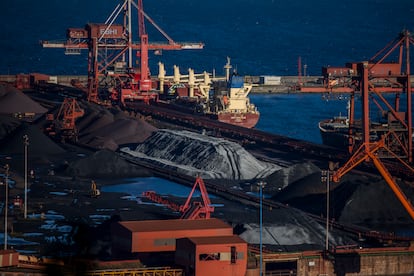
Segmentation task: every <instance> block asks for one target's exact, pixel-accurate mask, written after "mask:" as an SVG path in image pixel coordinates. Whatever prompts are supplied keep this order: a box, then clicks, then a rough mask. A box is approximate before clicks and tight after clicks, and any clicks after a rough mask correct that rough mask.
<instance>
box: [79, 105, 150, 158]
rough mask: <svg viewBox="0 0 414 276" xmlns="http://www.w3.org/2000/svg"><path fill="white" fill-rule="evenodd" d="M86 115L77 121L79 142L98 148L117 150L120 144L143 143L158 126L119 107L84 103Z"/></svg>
mask: <svg viewBox="0 0 414 276" xmlns="http://www.w3.org/2000/svg"><path fill="white" fill-rule="evenodd" d="M82 106H83V108H84V111H85V115H83V116H82V117H81V118H79V119H78V120H77V122H76V124H77V128H78V131H79V142H80V143H81V144H84V145H88V146H90V147H93V148H96V149H109V150H113V151H115V150H117V149H118V147H119V145H123V144H130V143H141V142H143V141H144V140H145V139H147V138H148V137H149V136H150V135H151V134H152V132H153V131H154V130H156V128H155V127H154V126H152V125H150V124H148V123H147V122H146V121H145V120H143V119H141V118H136V117H130V116H128V114H126V113H124V112H123V111H122V110H120V109H119V108H107V107H103V106H100V105H94V104H85V103H84V104H83V105H82Z"/></svg>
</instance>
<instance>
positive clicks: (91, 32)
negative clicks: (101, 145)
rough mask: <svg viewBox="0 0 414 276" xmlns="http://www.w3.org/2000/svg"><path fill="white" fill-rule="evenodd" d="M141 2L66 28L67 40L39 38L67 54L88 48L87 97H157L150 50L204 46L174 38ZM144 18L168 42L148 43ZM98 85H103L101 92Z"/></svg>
mask: <svg viewBox="0 0 414 276" xmlns="http://www.w3.org/2000/svg"><path fill="white" fill-rule="evenodd" d="M142 2H143V1H142V0H137V1H136V0H124V1H123V2H122V4H118V5H117V6H116V8H115V9H114V10H113V12H112V13H111V15H110V16H109V17H108V19H107V20H106V21H105V23H93V24H92V23H89V24H87V25H86V26H85V27H84V28H69V29H68V30H67V33H66V38H67V39H66V41H42V42H41V44H42V46H43V47H44V48H63V49H65V53H66V54H70V55H72V54H80V53H81V50H84V49H85V50H88V84H87V87H85V89H84V90H86V91H87V98H88V101H90V102H95V103H99V104H108V102H117V103H120V104H124V103H125V101H135V100H137V101H145V102H148V101H150V100H156V99H157V97H158V93H156V92H154V89H153V85H152V81H151V77H150V70H149V65H148V55H149V51H154V53H155V54H161V52H162V50H184V49H203V47H204V44H203V43H200V42H195V43H193V42H186V43H178V42H175V41H174V40H173V39H172V38H171V37H169V36H168V35H167V34H166V33H165V32H164V31H163V30H162V29H161V28H160V27H159V26H158V25H157V24H156V23H155V22H154V21H153V20H152V19H151V18H150V17H149V16H148V15H147V14H146V13H145V12H144V9H143V3H142ZM133 8H135V9H136V11H137V12H136V14H135V13H133ZM134 16H136V17H137V20H135V17H134ZM144 19H147V20H148V21H149V22H150V23H151V24H152V25H153V26H154V27H155V28H156V29H157V30H158V31H159V32H160V33H161V34H162V35H163V36H164V37H165V38H166V39H167V41H168V42H167V43H150V42H149V39H148V34H147V32H146V28H145V22H144ZM118 21H120V22H121V23H117V22H118ZM133 21H134V22H136V21H137V22H138V36H139V37H138V39H135V38H134V34H135V33H136V32H135V33H134V29H133V27H134V26H133V24H132V22H133ZM137 41H138V42H137ZM134 64H135V65H137V66H134ZM100 87H104V88H105V91H102V92H103V93H101V91H100Z"/></svg>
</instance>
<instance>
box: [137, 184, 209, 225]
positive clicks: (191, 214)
mask: <svg viewBox="0 0 414 276" xmlns="http://www.w3.org/2000/svg"><path fill="white" fill-rule="evenodd" d="M197 186H198V187H199V189H200V193H201V199H202V200H203V201H202V202H198V201H193V202H191V199H192V198H193V195H194V192H195V190H196V188H197ZM143 196H145V197H146V198H148V199H150V200H152V201H154V202H157V203H160V204H163V205H165V206H167V207H168V208H170V209H171V210H173V211H176V212H180V213H181V214H182V215H181V218H182V219H209V218H210V217H211V214H212V213H213V212H214V206H212V205H211V201H210V198H209V196H208V192H207V189H206V185H205V184H204V181H203V179H202V178H201V177H200V176H197V178H196V181H195V182H194V185H193V189H192V190H191V192H190V194H189V195H188V197H187V200H186V202H185V203H184V204H183V205H179V204H177V203H175V202H172V201H170V200H168V199H164V198H163V197H162V196H160V195H158V194H157V193H155V192H154V191H147V192H144V193H143Z"/></svg>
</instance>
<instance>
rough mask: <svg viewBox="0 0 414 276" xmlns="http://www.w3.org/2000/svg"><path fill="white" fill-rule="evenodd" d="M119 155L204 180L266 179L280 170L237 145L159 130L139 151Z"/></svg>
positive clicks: (225, 141)
mask: <svg viewBox="0 0 414 276" xmlns="http://www.w3.org/2000/svg"><path fill="white" fill-rule="evenodd" d="M120 151H121V152H122V153H125V154H129V155H131V156H133V157H136V158H139V159H142V160H146V161H147V162H150V163H152V164H154V165H156V166H158V167H163V168H166V169H168V170H174V171H177V172H180V173H184V174H186V175H190V176H197V175H200V176H201V177H202V178H205V179H232V180H247V179H254V178H263V177H266V176H268V175H270V174H272V173H274V172H275V171H277V170H279V169H280V167H279V166H277V165H275V164H271V163H267V162H263V161H260V160H257V159H256V158H255V157H254V156H253V155H251V154H250V153H249V152H247V151H246V150H245V149H244V148H243V147H242V146H240V145H239V144H237V143H234V142H231V141H228V140H225V139H221V138H217V137H212V136H208V135H203V134H198V133H195V132H189V131H179V130H166V129H164V130H159V131H157V132H154V133H153V135H152V136H151V137H149V138H148V139H147V140H145V141H144V142H143V143H141V144H139V145H138V146H137V147H135V148H133V149H131V148H129V147H124V148H121V149H120Z"/></svg>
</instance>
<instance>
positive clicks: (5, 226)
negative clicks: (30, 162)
mask: <svg viewBox="0 0 414 276" xmlns="http://www.w3.org/2000/svg"><path fill="white" fill-rule="evenodd" d="M4 168H5V169H6V183H4V184H5V185H6V187H5V189H6V199H5V206H4V250H7V224H8V222H7V216H8V209H9V169H10V167H9V164H6V166H5V167H4Z"/></svg>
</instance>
